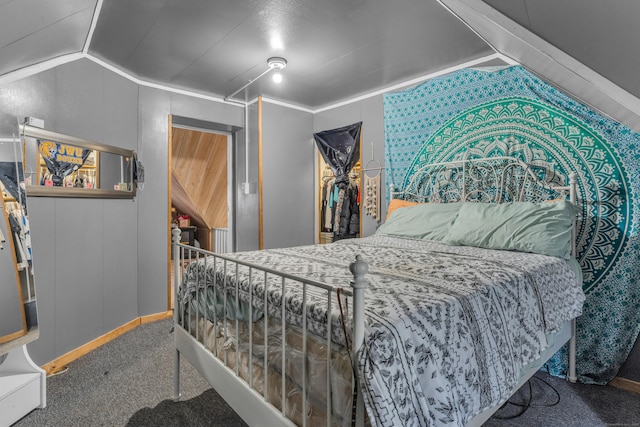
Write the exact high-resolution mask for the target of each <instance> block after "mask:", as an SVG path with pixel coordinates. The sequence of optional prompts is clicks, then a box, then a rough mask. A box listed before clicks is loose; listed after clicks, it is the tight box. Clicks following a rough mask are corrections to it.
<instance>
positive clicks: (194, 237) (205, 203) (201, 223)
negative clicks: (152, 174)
mask: <svg viewBox="0 0 640 427" xmlns="http://www.w3.org/2000/svg"><path fill="white" fill-rule="evenodd" d="M225 128H226V126H223V125H218V124H215V123H209V122H202V121H199V120H193V119H188V118H182V117H178V116H170V117H169V129H170V132H169V157H170V159H169V191H168V193H169V215H168V222H169V223H168V227H167V230H168V233H169V248H168V250H167V253H168V265H169V266H168V274H169V279H168V283H169V309H172V308H173V274H172V269H173V257H174V254H173V253H172V248H171V229H172V228H174V227H178V228H180V230H181V241H182V243H188V244H189V245H194V246H196V247H201V248H203V249H206V250H209V251H212V252H217V253H226V252H231V251H233V250H234V248H235V242H234V236H235V230H234V206H235V202H234V195H235V192H234V191H233V189H234V169H235V167H234V164H235V163H234V149H233V148H234V146H233V144H234V142H233V141H234V133H233V130H232V129H228V130H221V129H225ZM177 256H179V254H177Z"/></svg>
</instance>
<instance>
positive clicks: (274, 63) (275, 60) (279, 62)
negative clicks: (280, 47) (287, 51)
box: [267, 56, 287, 70]
mask: <svg viewBox="0 0 640 427" xmlns="http://www.w3.org/2000/svg"><path fill="white" fill-rule="evenodd" d="M267 65H268V66H269V68H271V69H274V70H282V69H283V68H284V67H286V66H287V60H286V59H284V58H281V57H279V56H273V57H271V58H269V59H267Z"/></svg>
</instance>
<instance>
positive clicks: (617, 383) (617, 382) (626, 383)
mask: <svg viewBox="0 0 640 427" xmlns="http://www.w3.org/2000/svg"><path fill="white" fill-rule="evenodd" d="M609 385H610V386H613V387H616V388H621V389H623V390H627V391H632V392H634V393H638V394H640V383H639V382H637V381H632V380H628V379H626V378H620V377H615V378H614V379H612V380H611V382H609Z"/></svg>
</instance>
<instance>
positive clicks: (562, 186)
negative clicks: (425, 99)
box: [389, 157, 577, 382]
mask: <svg viewBox="0 0 640 427" xmlns="http://www.w3.org/2000/svg"><path fill="white" fill-rule="evenodd" d="M566 181H567V177H566V176H562V175H560V174H558V173H557V171H554V170H552V169H550V168H549V167H548V164H547V163H545V164H537V163H535V162H534V163H532V164H527V163H525V162H523V161H521V160H520V159H517V158H515V157H486V158H475V159H468V158H465V159H461V160H454V161H451V162H442V163H433V164H429V165H425V166H423V167H421V168H420V169H417V170H416V171H415V172H414V173H413V175H411V177H410V179H409V182H408V185H407V186H406V188H404V189H403V190H402V191H395V189H394V186H393V184H392V185H391V186H390V188H389V190H390V193H389V197H390V199H393V198H401V199H404V200H409V201H416V202H435V203H447V202H460V201H462V202H486V203H505V202H514V201H519V202H522V201H528V202H536V203H539V202H544V201H545V200H554V199H566V198H567V196H568V197H569V200H570V201H571V202H572V203H574V204H575V203H576V202H577V181H576V174H575V173H574V172H571V173H569V182H568V184H567V182H566ZM571 255H572V256H574V257H575V256H576V227H575V221H574V227H573V229H572V232H571ZM575 360H576V321H575V319H574V320H573V321H572V322H571V339H570V341H569V372H568V379H569V381H571V382H576V380H577V376H576V363H575Z"/></svg>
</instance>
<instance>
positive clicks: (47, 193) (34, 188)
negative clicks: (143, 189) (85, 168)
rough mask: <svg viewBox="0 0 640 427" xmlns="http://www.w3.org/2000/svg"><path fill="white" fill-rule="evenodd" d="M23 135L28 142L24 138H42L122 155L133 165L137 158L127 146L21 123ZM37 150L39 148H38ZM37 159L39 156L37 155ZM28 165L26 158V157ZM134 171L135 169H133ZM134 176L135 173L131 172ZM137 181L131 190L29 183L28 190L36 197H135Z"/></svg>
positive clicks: (133, 182)
mask: <svg viewBox="0 0 640 427" xmlns="http://www.w3.org/2000/svg"><path fill="white" fill-rule="evenodd" d="M20 127H21V128H22V132H21V135H20V136H21V137H22V139H23V142H24V143H25V144H26V141H25V140H24V138H40V139H47V140H51V141H55V142H61V143H64V144H69V145H73V146H76V147H81V148H87V149H90V150H96V151H98V152H100V153H109V154H116V155H120V156H122V157H130V158H131V162H132V163H131V167H132V168H133V162H134V161H135V159H136V152H135V151H134V150H128V149H125V148H120V147H114V146H111V145H106V144H102V143H99V142H94V141H88V140H86V139H81V138H76V137H74V136H69V135H64V134H61V133H57V132H52V131H48V130H45V129H41V128H37V127H34V126H29V125H26V124H24V125H21V126H20ZM36 152H37V150H36ZM36 160H37V156H36ZM24 162H25V163H24V164H25V165H26V164H27V163H26V159H24ZM132 172H133V171H132ZM131 176H133V173H132V174H131ZM136 187H137V183H136V181H135V180H132V182H131V190H108V189H103V188H73V187H45V186H41V185H27V186H26V190H27V194H28V195H29V196H36V197H76V198H100V199H133V198H135V196H136Z"/></svg>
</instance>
